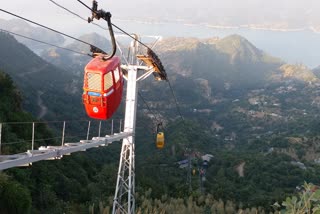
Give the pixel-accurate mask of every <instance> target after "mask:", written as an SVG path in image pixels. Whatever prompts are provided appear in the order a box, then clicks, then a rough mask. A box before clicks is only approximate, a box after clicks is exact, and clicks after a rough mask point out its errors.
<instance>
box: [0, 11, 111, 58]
mask: <svg viewBox="0 0 320 214" xmlns="http://www.w3.org/2000/svg"><path fill="white" fill-rule="evenodd" d="M0 11H2V12H4V13H7V14H9V15H11V16H14V17H16V18H19V19H22V20H24V21H27V22H30V23H32V24H35V25H37V26H39V27H42V28H45V29H47V30H50V31H53V32H55V33H58V34H60V35H63V36H65V37H68V38H70V39H74V40H76V41H78V42H81V43H83V44H86V45H89V46H90V47H94V48H97V49H100V48H98V47H96V46H94V45H92V44H90V43H88V42H86V41H83V40H81V39H77V38H75V37H73V36H70V35H68V34H65V33H62V32H60V31H57V30H55V29H53V28H50V27H47V26H45V25H42V24H40V23H37V22H34V21H32V20H30V19H27V18H24V17H22V16H19V15H17V14H14V13H11V12H9V11H7V10H4V9H1V8H0ZM100 50H101V49H100ZM101 51H102V50H101ZM102 52H104V51H102ZM104 53H105V52H104Z"/></svg>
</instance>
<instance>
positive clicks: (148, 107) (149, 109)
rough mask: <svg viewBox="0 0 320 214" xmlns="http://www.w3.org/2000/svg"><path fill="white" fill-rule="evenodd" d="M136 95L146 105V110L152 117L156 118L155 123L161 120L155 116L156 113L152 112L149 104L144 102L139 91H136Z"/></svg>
mask: <svg viewBox="0 0 320 214" xmlns="http://www.w3.org/2000/svg"><path fill="white" fill-rule="evenodd" d="M138 95H139V97H140V98H141V99H142V101H143V103H144V104H145V105H146V106H147V109H148V111H149V112H150V113H151V114H152V115H153V116H154V118H155V119H156V121H157V123H159V122H161V121H160V120H159V119H158V118H157V115H156V114H155V113H154V111H152V110H151V108H150V106H149V105H148V103H147V102H146V100H145V99H144V98H143V96H142V95H141V94H140V92H139V91H138Z"/></svg>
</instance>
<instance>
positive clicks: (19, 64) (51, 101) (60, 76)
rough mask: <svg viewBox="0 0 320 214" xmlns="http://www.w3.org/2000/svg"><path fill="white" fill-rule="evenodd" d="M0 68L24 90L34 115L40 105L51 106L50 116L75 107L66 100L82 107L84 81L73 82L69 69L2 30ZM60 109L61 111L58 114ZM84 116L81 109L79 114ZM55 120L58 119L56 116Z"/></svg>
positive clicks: (26, 103)
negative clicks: (45, 57)
mask: <svg viewBox="0 0 320 214" xmlns="http://www.w3.org/2000/svg"><path fill="white" fill-rule="evenodd" d="M0 45H1V49H0V56H1V57H0V69H1V70H3V71H4V72H6V73H8V74H9V75H10V76H11V77H12V79H13V80H14V81H15V83H16V84H17V85H18V86H19V88H20V89H21V91H23V96H24V97H26V98H27V99H24V101H23V105H24V106H25V107H26V109H27V110H28V111H30V112H31V113H32V114H33V115H39V112H40V111H41V107H40V106H39V102H40V103H43V105H45V106H51V107H50V108H48V112H47V113H46V115H45V116H46V117H47V118H52V119H54V117H55V116H59V115H61V113H63V112H67V111H68V109H66V108H69V109H70V108H72V106H71V107H70V106H69V105H63V103H64V102H68V103H72V104H74V105H76V106H78V107H79V108H75V109H76V110H81V109H82V108H81V100H80V99H77V96H75V95H74V94H75V93H76V94H77V95H78V96H79V97H80V94H81V84H79V82H75V81H74V76H73V75H72V73H71V72H70V71H68V70H62V69H60V68H57V67H55V66H53V65H52V64H50V63H48V62H46V61H44V60H43V59H42V58H40V57H39V56H37V55H36V54H35V53H33V52H32V51H31V50H30V49H28V48H27V47H26V46H25V45H23V44H21V43H19V42H17V41H16V39H15V38H14V37H13V36H11V35H8V34H6V33H3V32H1V33H0ZM58 112H59V114H58ZM81 114H82V115H83V116H84V113H83V112H82V111H80V112H78V115H77V116H79V115H81ZM55 119H56V118H55Z"/></svg>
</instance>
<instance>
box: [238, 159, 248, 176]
mask: <svg viewBox="0 0 320 214" xmlns="http://www.w3.org/2000/svg"><path fill="white" fill-rule="evenodd" d="M245 165H246V162H242V163H240V164H239V165H238V166H237V167H236V171H237V172H238V174H239V177H244V166H245Z"/></svg>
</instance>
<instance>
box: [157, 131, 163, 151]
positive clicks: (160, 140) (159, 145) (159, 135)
mask: <svg viewBox="0 0 320 214" xmlns="http://www.w3.org/2000/svg"><path fill="white" fill-rule="evenodd" d="M156 146H157V148H158V149H162V148H163V147H164V133H163V132H158V133H157V139H156Z"/></svg>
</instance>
